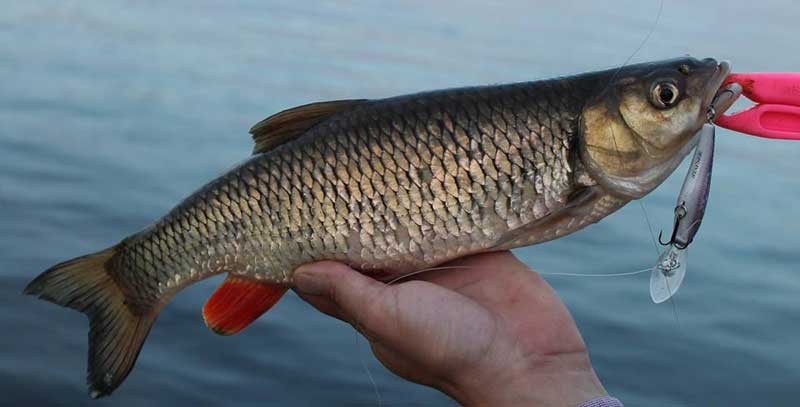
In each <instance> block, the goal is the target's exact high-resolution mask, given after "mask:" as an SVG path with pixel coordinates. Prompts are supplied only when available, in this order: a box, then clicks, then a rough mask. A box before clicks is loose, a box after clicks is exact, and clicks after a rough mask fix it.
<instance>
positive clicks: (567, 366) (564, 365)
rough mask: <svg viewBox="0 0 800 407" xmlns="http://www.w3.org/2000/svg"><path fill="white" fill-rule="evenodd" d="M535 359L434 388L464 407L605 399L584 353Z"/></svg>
mask: <svg viewBox="0 0 800 407" xmlns="http://www.w3.org/2000/svg"><path fill="white" fill-rule="evenodd" d="M535 359H536V360H535V361H534V362H533V363H531V364H528V365H527V366H524V365H523V366H517V367H514V366H503V367H500V368H498V369H483V370H482V371H480V372H477V373H475V374H465V375H462V376H461V377H458V378H457V379H456V380H453V381H452V382H447V383H443V384H442V385H440V386H437V387H438V388H439V389H440V390H441V391H443V392H444V393H446V394H448V395H449V396H450V397H452V398H454V399H455V400H456V401H458V402H459V403H461V404H463V405H466V406H484V405H492V406H495V405H498V406H499V405H527V406H579V405H581V404H582V403H584V402H586V401H588V400H593V399H596V398H599V397H603V396H606V395H608V393H607V392H606V390H605V389H604V388H603V385H602V383H600V379H599V378H598V377H597V375H596V374H595V372H594V369H592V366H591V363H590V362H589V357H588V355H587V354H586V353H583V352H580V353H570V354H559V355H552V356H537V357H536V358H535Z"/></svg>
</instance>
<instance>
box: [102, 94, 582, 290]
mask: <svg viewBox="0 0 800 407" xmlns="http://www.w3.org/2000/svg"><path fill="white" fill-rule="evenodd" d="M587 91H588V90H587V88H586V87H584V88H581V87H579V86H577V84H575V83H570V81H569V80H563V79H561V80H554V81H540V82H532V83H524V84H514V85H504V86H497V87H489V88H486V87H481V88H467V89H457V90H447V91H439V92H430V93H424V94H417V95H411V96H403V97H397V98H391V99H385V100H378V101H374V102H368V103H367V104H366V105H363V106H358V107H356V108H354V109H352V110H350V111H345V112H341V113H337V114H335V115H334V116H333V117H331V118H329V119H328V120H326V121H324V122H322V123H320V124H319V125H317V126H316V127H314V128H312V129H311V130H309V131H308V132H307V134H305V135H304V136H303V137H302V138H300V139H298V140H296V141H293V142H289V143H287V144H284V145H281V146H279V147H277V148H276V149H274V150H272V151H270V152H267V153H264V154H259V155H256V156H254V157H252V158H251V159H249V160H248V161H246V162H245V163H243V164H241V165H239V166H238V167H236V168H235V169H233V170H231V171H230V172H229V173H227V174H226V175H224V176H223V177H222V178H221V179H220V180H218V181H215V182H212V183H210V184H209V185H207V186H206V187H204V188H202V189H201V190H199V191H198V192H197V193H195V194H193V195H192V196H190V197H189V198H187V199H186V200H185V201H184V202H183V203H181V204H180V205H179V206H178V207H177V208H176V209H175V210H173V211H172V212H170V213H169V214H168V215H167V216H165V217H164V218H163V219H162V220H161V221H159V222H157V223H156V224H155V225H154V226H153V227H151V228H149V229H148V230H146V231H144V232H142V233H140V234H139V235H136V236H134V237H133V238H131V239H128V240H126V241H125V242H124V243H123V245H124V248H123V249H122V250H120V251H119V252H118V254H117V255H116V256H115V258H114V261H115V262H116V263H117V264H118V265H119V267H117V268H116V269H119V270H128V271H126V272H125V273H124V274H120V275H118V276H116V277H115V278H116V280H117V281H119V282H121V284H122V285H129V286H141V284H142V283H150V282H155V283H156V286H157V287H158V290H156V291H155V292H153V291H150V290H147V291H145V292H136V293H135V294H136V295H137V297H138V298H137V301H136V302H137V303H138V304H141V305H142V306H148V305H150V306H151V305H152V304H154V303H156V302H158V301H159V299H160V298H161V297H163V296H165V295H166V294H167V293H168V292H169V291H173V290H175V289H177V288H179V287H180V286H182V285H185V284H187V283H189V282H191V281H194V280H197V279H201V278H204V277H207V276H208V275H211V274H216V273H220V272H231V273H236V274H238V273H242V274H246V275H248V276H251V277H253V278H255V279H258V280H262V281H266V282H276V283H289V282H290V281H291V270H294V269H295V268H296V267H297V266H299V265H300V264H303V263H306V262H309V261H313V260H319V259H336V260H341V261H346V262H348V263H350V264H352V265H353V266H354V267H357V268H360V269H363V270H365V271H369V270H378V269H380V270H383V271H384V272H388V273H390V274H400V273H406V272H410V271H414V270H417V269H421V268H424V267H429V266H432V265H435V264H438V263H441V262H444V261H446V260H449V259H451V258H454V257H457V256H460V255H464V254H467V253H471V252H475V251H481V250H486V249H490V248H491V247H492V244H493V243H494V242H495V241H496V240H497V239H498V238H500V237H501V235H502V234H503V233H505V232H508V231H509V230H513V229H515V228H518V227H520V226H521V225H523V224H525V223H530V222H533V221H536V220H538V219H540V218H542V217H543V216H546V214H547V213H549V212H550V211H552V210H553V209H556V208H557V207H558V205H560V204H562V203H563V202H564V201H565V199H566V197H567V196H568V195H569V194H570V193H571V192H572V188H573V187H574V182H573V181H572V179H571V172H572V166H571V164H570V162H569V160H570V156H569V153H570V149H569V147H570V146H571V145H573V144H574V143H573V142H572V140H571V138H573V137H574V135H575V134H576V133H577V126H578V121H577V117H578V116H579V113H580V109H581V107H582V106H581V105H580V104H579V103H578V101H579V100H581V96H585V95H578V96H574V97H570V96H565V95H567V94H569V93H575V92H577V93H583V94H585V93H586V92H587ZM556 93H558V94H556ZM475 113H478V114H477V115H476V114H475ZM524 153H527V154H524ZM531 153H532V154H531ZM531 184H533V185H531ZM153 247H159V248H161V249H159V250H157V251H156V250H153V249H152V248H153ZM208 247H211V248H213V250H208V249H207V248H208ZM431 248H435V249H434V250H430V249H431ZM244 265H249V266H250V267H244ZM130 270H135V272H133V273H131V272H130Z"/></svg>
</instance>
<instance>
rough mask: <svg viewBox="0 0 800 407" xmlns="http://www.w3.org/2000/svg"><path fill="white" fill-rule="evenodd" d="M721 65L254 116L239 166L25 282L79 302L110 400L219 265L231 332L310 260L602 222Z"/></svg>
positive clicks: (652, 65) (369, 260) (367, 257)
mask: <svg viewBox="0 0 800 407" xmlns="http://www.w3.org/2000/svg"><path fill="white" fill-rule="evenodd" d="M729 72H730V66H729V64H728V63H727V62H718V61H717V60H715V59H712V58H707V59H702V60H701V59H695V58H691V57H681V58H675V59H669V60H663V61H656V62H649V63H641V64H633V65H627V66H623V67H618V68H613V69H605V70H601V71H596V72H589V73H583V74H578V75H574V76H566V77H560V78H555V79H548V80H537V81H530V82H522V83H512V84H502V85H491V86H475V87H464V88H455V89H445V90H435V91H428V92H421V93H415V94H410V95H404V96H396V97H389V98H384V99H370V100H368V99H352V100H336V101H326V102H318V103H311V104H307V105H303V106H299V107H295V108H291V109H288V110H285V111H282V112H280V113H277V114H274V115H272V116H269V117H268V118H266V119H264V120H262V121H261V122H259V123H257V124H256V125H255V126H253V127H252V129H251V130H250V133H251V135H252V137H253V140H254V143H255V147H254V149H253V153H252V155H251V156H250V157H249V158H247V159H246V160H245V161H243V162H241V163H240V164H238V165H236V166H235V167H234V168H232V169H231V170H229V171H228V172H226V173H225V174H223V175H221V176H220V177H218V178H216V179H214V180H212V181H211V182H209V183H208V184H206V185H205V186H203V187H201V188H200V189H199V190H197V191H196V192H194V193H193V194H191V195H190V196H189V197H187V198H186V199H185V200H183V201H182V202H180V203H179V204H178V205H177V206H176V207H175V208H174V209H172V210H170V211H169V212H168V213H167V214H166V215H165V216H163V217H162V218H160V219H159V220H157V221H155V222H154V223H153V224H152V225H150V226H148V227H146V228H145V229H144V230H141V231H139V232H137V233H134V234H132V235H130V236H129V237H127V238H125V239H123V240H122V241H120V242H119V243H117V244H116V245H113V246H111V247H109V248H107V249H105V250H101V251H98V252H96V253H92V254H88V255H85V256H82V257H77V258H75V259H72V260H68V261H66V262H63V263H59V264H57V265H55V266H53V267H51V268H49V269H48V270H46V271H45V272H44V273H42V274H41V275H39V276H38V277H36V278H35V279H34V280H33V281H32V282H31V283H30V284H29V285H28V286H27V287H26V288H25V289H24V293H25V294H29V295H35V296H38V297H39V298H41V299H44V300H47V301H50V302H53V303H56V304H59V305H62V306H65V307H69V308H73V309H76V310H78V311H81V312H83V313H84V314H86V315H87V317H88V319H89V357H88V368H87V371H88V372H87V384H88V388H89V395H90V396H91V397H92V398H98V397H102V396H106V395H109V394H111V393H112V392H113V391H114V390H115V389H116V388H117V387H118V386H119V385H120V384H121V383H122V382H123V380H124V379H125V378H126V377H127V376H128V374H129V373H130V371H131V369H132V368H133V366H134V363H135V361H136V359H137V357H138V355H139V353H140V351H141V348H142V345H143V343H144V341H145V339H146V337H147V335H148V333H149V331H150V329H151V327H152V326H153V324H154V322H155V320H156V318H157V316H158V314H159V312H160V310H161V309H162V308H163V307H164V305H165V304H166V303H168V302H169V301H170V299H171V298H172V297H173V296H174V295H175V294H176V293H177V292H178V291H179V290H181V289H182V288H184V287H186V286H188V285H189V284H192V283H194V282H197V281H199V280H202V279H205V278H207V277H210V276H213V275H216V274H222V273H225V274H227V277H226V278H225V280H224V282H223V283H222V284H221V285H220V287H218V288H217V289H216V291H215V292H214V293H213V294H212V295H211V297H210V298H209V300H208V302H207V303H206V304H205V305H204V307H203V318H204V320H205V322H206V324H207V325H208V327H209V328H211V329H212V330H213V331H214V332H216V333H219V334H224V335H230V334H234V333H236V332H239V331H241V330H242V329H244V328H245V327H247V326H248V325H249V324H251V323H252V322H253V321H254V320H256V319H257V318H258V317H259V316H260V315H262V314H263V313H264V312H266V311H267V310H268V309H269V308H270V307H271V306H273V305H274V304H275V303H276V302H277V301H278V300H279V299H280V298H281V296H282V295H284V293H285V292H286V291H287V290H288V289H289V288H291V287H292V285H293V281H292V273H293V270H295V269H296V268H297V267H298V266H300V265H302V264H305V263H309V262H313V261H318V260H335V261H339V262H344V263H346V264H348V265H350V266H352V267H353V268H355V269H357V270H359V271H361V272H363V273H365V274H367V275H371V276H373V277H375V278H376V279H379V280H383V281H386V280H387V279H389V278H391V277H393V276H400V275H404V274H407V273H412V272H414V271H417V270H422V269H425V268H429V267H433V266H436V265H438V264H441V263H444V262H446V261H449V260H452V259H455V258H458V257H461V256H466V255H470V254H475V253H481V252H490V251H498V250H507V249H512V248H516V247H521V246H527V245H531V244H535V243H539V242H544V241H548V240H552V239H557V238H559V237H562V236H565V235H567V234H570V233H573V232H575V231H577V230H580V229H582V228H584V227H586V226H588V225H591V224H593V223H596V222H598V221H599V220H601V219H603V218H604V217H606V216H608V215H609V214H611V213H613V212H614V211H616V210H618V209H619V208H621V207H622V206H624V205H625V204H626V203H628V202H630V201H631V200H635V199H639V198H641V197H643V196H644V195H646V194H647V193H649V192H650V191H652V190H653V189H654V188H656V187H657V186H658V185H659V184H660V183H661V182H663V181H664V180H665V179H666V178H667V177H668V176H669V175H670V174H671V173H672V172H673V170H674V169H675V168H676V167H677V166H678V165H679V164H680V162H681V161H682V160H683V158H684V157H685V156H686V155H687V154H688V152H689V151H690V150H691V149H692V148H693V147H694V145H695V144H696V143H697V140H696V138H695V137H694V135H695V134H696V133H697V132H698V130H699V129H700V128H701V127H702V126H703V124H704V123H706V117H707V110H708V106H709V105H710V104H711V101H712V98H713V97H714V95H715V93H716V92H717V90H718V89H719V88H720V86H721V84H722V83H723V80H724V79H725V78H726V76H727V75H728V73H729ZM120 187H123V186H122V185H120Z"/></svg>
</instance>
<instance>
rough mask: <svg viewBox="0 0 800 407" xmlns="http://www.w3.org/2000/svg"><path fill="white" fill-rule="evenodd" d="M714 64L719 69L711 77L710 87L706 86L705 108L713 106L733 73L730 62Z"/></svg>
mask: <svg viewBox="0 0 800 407" xmlns="http://www.w3.org/2000/svg"><path fill="white" fill-rule="evenodd" d="M712 61H713V60H712ZM713 62H714V63H716V65H717V67H716V71H715V72H714V73H713V74H712V75H711V79H709V81H708V85H707V86H706V89H705V94H706V99H705V100H704V105H705V106H711V105H712V103H713V101H714V97H715V96H716V95H717V93H718V92H719V90H720V88H721V87H722V84H723V83H724V82H725V79H726V78H727V77H728V75H730V73H731V63H730V62H728V61H720V62H719V63H717V62H716V61H713Z"/></svg>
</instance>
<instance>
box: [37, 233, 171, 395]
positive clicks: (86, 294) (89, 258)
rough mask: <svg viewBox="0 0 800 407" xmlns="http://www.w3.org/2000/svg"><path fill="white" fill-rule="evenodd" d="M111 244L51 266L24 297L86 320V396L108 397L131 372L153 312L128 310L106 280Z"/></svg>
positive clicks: (122, 297)
mask: <svg viewBox="0 0 800 407" xmlns="http://www.w3.org/2000/svg"><path fill="white" fill-rule="evenodd" d="M116 249H117V246H114V247H110V248H108V249H106V250H103V251H100V252H97V253H94V254H89V255H86V256H82V257H78V258H75V259H72V260H69V261H66V262H63V263H60V264H57V265H55V266H53V267H51V268H50V269H48V270H47V271H45V272H44V273H42V274H40V275H39V276H38V277H36V278H35V279H34V280H33V281H31V283H30V284H28V286H27V287H25V291H24V294H28V295H37V296H39V298H41V299H43V300H47V301H50V302H53V303H56V304H58V305H61V306H64V307H69V308H74V309H76V310H78V311H81V312H83V313H84V314H86V316H87V317H88V318H89V364H88V368H87V370H88V371H87V376H86V381H87V385H88V386H89V395H90V396H91V397H92V398H99V397H102V396H106V395H108V394H111V392H113V391H114V389H116V388H117V386H119V385H120V383H122V381H123V380H124V379H125V377H126V376H128V373H129V372H130V371H131V368H132V367H133V365H134V363H135V362H136V357H137V356H138V355H139V350H141V348H142V344H143V343H144V340H145V338H146V337H147V334H148V333H149V332H150V327H151V326H152V325H153V322H154V321H155V318H156V315H157V312H156V311H155V310H154V311H152V312H146V313H141V312H134V311H133V310H131V308H130V307H129V306H128V305H127V303H126V299H125V294H124V292H123V291H122V289H120V287H119V286H118V285H117V283H116V282H115V281H114V279H113V278H112V276H111V274H110V273H109V272H110V269H109V268H110V267H111V264H112V262H110V261H109V260H110V259H111V258H112V256H113V255H114V253H115V252H116Z"/></svg>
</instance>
